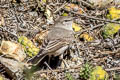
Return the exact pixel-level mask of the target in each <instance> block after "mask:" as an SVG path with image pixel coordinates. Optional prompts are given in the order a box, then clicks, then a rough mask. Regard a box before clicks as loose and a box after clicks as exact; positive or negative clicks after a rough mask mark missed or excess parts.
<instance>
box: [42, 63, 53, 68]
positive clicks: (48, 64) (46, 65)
mask: <svg viewBox="0 0 120 80" xmlns="http://www.w3.org/2000/svg"><path fill="white" fill-rule="evenodd" d="M44 64H45V65H46V66H47V67H48V69H49V70H52V68H51V67H50V66H49V64H47V63H46V62H44Z"/></svg>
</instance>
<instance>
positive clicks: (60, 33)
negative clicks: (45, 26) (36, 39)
mask: <svg viewBox="0 0 120 80" xmlns="http://www.w3.org/2000/svg"><path fill="white" fill-rule="evenodd" d="M72 19H73V18H72V17H61V18H60V19H59V20H58V21H57V22H56V23H55V25H54V27H52V28H51V29H50V30H49V31H48V35H46V36H45V39H44V41H43V43H42V46H41V48H40V51H39V53H38V54H37V55H36V56H35V57H33V58H32V59H30V60H29V61H28V62H30V63H32V64H33V65H37V64H38V63H40V62H41V60H42V59H43V58H45V57H46V56H47V55H48V56H49V59H50V58H51V56H54V57H56V56H60V55H62V54H63V53H64V51H65V50H66V49H67V48H68V47H69V45H70V44H72V42H73V41H75V37H74V31H73V28H72V24H73V21H72Z"/></svg>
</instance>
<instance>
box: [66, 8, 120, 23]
mask: <svg viewBox="0 0 120 80" xmlns="http://www.w3.org/2000/svg"><path fill="white" fill-rule="evenodd" d="M67 11H68V10H67ZM69 12H71V13H73V14H76V15H79V16H83V17H86V18H90V19H94V20H99V21H104V22H111V23H117V24H120V22H118V21H115V20H108V19H101V18H96V17H93V16H88V15H85V14H79V13H77V12H74V11H69Z"/></svg>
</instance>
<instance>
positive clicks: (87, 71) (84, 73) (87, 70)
mask: <svg viewBox="0 0 120 80" xmlns="http://www.w3.org/2000/svg"><path fill="white" fill-rule="evenodd" d="M92 71H93V67H92V66H91V65H90V64H88V63H85V64H84V65H83V67H82V68H81V69H80V78H81V79H84V80H88V79H89V78H90V76H91V72H92Z"/></svg>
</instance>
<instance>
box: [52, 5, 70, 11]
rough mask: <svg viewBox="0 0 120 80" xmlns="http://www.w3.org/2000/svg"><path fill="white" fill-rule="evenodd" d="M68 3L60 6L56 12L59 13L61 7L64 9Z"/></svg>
mask: <svg viewBox="0 0 120 80" xmlns="http://www.w3.org/2000/svg"><path fill="white" fill-rule="evenodd" d="M67 4H68V3H64V4H63V5H62V6H61V7H59V8H58V9H57V10H56V11H55V12H54V13H57V12H58V11H60V10H61V9H63V8H64V7H65V6H66V5H67Z"/></svg>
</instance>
